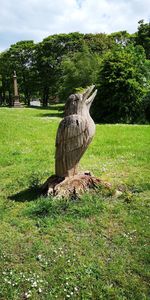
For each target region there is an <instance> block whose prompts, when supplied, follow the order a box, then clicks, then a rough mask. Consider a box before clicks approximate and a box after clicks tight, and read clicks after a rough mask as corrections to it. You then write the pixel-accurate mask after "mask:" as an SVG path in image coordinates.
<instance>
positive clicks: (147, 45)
mask: <svg viewBox="0 0 150 300" xmlns="http://www.w3.org/2000/svg"><path fill="white" fill-rule="evenodd" d="M138 24H139V26H138V32H137V37H136V43H137V45H141V46H143V48H144V49H145V53H146V57H147V59H150V23H144V20H140V21H139V22H138Z"/></svg>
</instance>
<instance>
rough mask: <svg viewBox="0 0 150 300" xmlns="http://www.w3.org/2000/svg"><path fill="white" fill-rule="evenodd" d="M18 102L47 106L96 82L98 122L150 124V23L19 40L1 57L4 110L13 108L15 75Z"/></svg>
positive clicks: (0, 96)
mask: <svg viewBox="0 0 150 300" xmlns="http://www.w3.org/2000/svg"><path fill="white" fill-rule="evenodd" d="M14 70H15V71H16V72H17V78H18V86H19V93H20V99H21V101H22V102H24V103H25V105H27V106H30V101H31V100H32V99H34V98H36V99H37V98H38V99H40V101H41V103H42V106H43V107H47V106H48V104H49V103H52V102H53V101H56V100H57V101H60V102H65V101H66V99H67V97H68V95H69V94H71V93H74V92H78V91H80V90H81V89H83V88H85V87H86V86H88V85H90V84H93V83H95V84H96V87H97V88H98V94H97V97H96V100H95V101H94V103H93V107H92V114H93V118H94V119H95V121H96V122H100V123H105V122H107V123H115V122H126V123H137V122H138V123H146V122H149V121H150V23H145V22H144V21H143V20H141V21H139V23H138V29H137V32H135V33H134V34H129V33H128V32H127V31H120V32H115V33H112V34H105V33H98V34H82V33H78V32H74V33H69V34H55V35H51V36H49V37H47V38H45V39H44V40H43V41H42V42H40V43H37V44H35V43H34V41H20V42H17V43H16V44H14V45H12V46H10V48H9V49H8V50H6V51H3V52H1V53H0V105H11V104H12V99H13V71H14Z"/></svg>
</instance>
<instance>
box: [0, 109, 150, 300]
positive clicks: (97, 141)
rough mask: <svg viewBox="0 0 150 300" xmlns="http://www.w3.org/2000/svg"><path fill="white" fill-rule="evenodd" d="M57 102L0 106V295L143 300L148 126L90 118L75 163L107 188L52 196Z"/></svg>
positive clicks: (10, 298)
mask: <svg viewBox="0 0 150 300" xmlns="http://www.w3.org/2000/svg"><path fill="white" fill-rule="evenodd" d="M61 108H62V107H61V106H60V105H55V106H51V107H50V108H49V109H40V108H21V109H20V108H18V109H14V108H1V109H0V299H1V300H20V299H28V298H29V299H33V300H41V299H43V300H54V299H58V300H63V299H80V300H99V299H102V300H105V299H111V300H134V299H135V300H146V299H149V284H148V282H149V265H148V263H149V253H148V239H149V203H148V200H149V197H150V172H149V167H150V151H149V150H150V138H149V137H150V126H148V125H124V124H116V125H107V124H106V125H97V126H96V135H95V138H94V140H93V142H92V143H91V145H90V147H89V148H88V150H87V152H86V153H85V155H84V157H83V158H82V160H81V163H80V170H81V171H84V170H90V171H91V172H92V173H93V174H94V175H96V176H99V177H100V178H102V179H103V180H106V181H108V182H110V183H111V184H112V190H111V191H109V193H108V192H107V191H105V190H103V189H101V188H98V189H96V190H95V191H94V192H93V193H91V194H84V195H83V196H82V197H81V198H80V199H78V200H70V201H68V200H67V199H60V200H58V199H57V200H54V199H52V198H50V197H49V198H45V197H42V196H40V195H39V186H40V184H41V183H43V182H44V181H45V180H46V179H47V177H48V176H50V175H52V174H53V173H54V153H55V135H56V130H57V127H58V124H59V122H60V118H61V116H62V110H61ZM115 189H121V190H122V194H121V195H120V197H116V195H115V193H114V191H115Z"/></svg>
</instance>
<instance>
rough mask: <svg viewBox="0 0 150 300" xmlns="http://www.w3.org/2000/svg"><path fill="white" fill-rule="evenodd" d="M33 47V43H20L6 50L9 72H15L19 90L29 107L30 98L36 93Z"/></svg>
mask: <svg viewBox="0 0 150 300" xmlns="http://www.w3.org/2000/svg"><path fill="white" fill-rule="evenodd" d="M34 52H35V45H34V42H33V41H20V42H17V43H16V44H14V45H12V46H11V47H10V49H9V50H8V56H9V64H10V65H11V70H16V72H17V77H18V83H19V90H20V93H22V94H23V95H24V97H25V103H26V104H28V105H30V98H31V96H32V95H33V94H34V93H35V92H36V69H35V64H34Z"/></svg>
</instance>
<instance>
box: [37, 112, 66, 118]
mask: <svg viewBox="0 0 150 300" xmlns="http://www.w3.org/2000/svg"><path fill="white" fill-rule="evenodd" d="M36 117H41V118H62V117H63V112H62V113H46V114H45V113H44V114H43V113H41V114H40V113H39V114H37V115H36Z"/></svg>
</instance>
